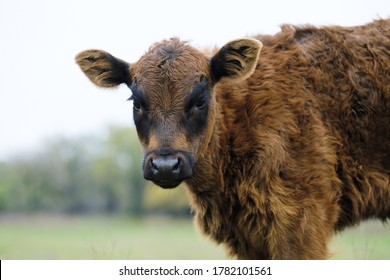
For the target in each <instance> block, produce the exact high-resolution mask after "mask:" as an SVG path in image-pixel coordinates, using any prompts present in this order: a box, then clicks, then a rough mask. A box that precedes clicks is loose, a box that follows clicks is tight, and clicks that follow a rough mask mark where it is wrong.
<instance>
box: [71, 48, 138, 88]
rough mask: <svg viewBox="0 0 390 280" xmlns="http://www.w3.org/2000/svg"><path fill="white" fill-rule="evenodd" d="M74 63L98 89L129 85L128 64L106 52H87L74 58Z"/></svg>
mask: <svg viewBox="0 0 390 280" xmlns="http://www.w3.org/2000/svg"><path fill="white" fill-rule="evenodd" d="M76 63H77V64H78V65H79V66H80V68H81V70H82V71H83V72H84V74H85V75H86V76H87V77H88V78H89V79H90V80H91V81H92V82H93V83H94V84H95V85H97V86H99V87H106V88H109V87H115V86H118V85H120V84H122V83H125V84H128V85H130V84H131V77H130V64H129V63H127V62H125V61H123V60H121V59H118V58H116V57H114V56H112V55H111V54H109V53H108V52H105V51H100V50H87V51H83V52H81V53H79V54H78V55H77V56H76Z"/></svg>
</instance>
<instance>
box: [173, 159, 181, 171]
mask: <svg viewBox="0 0 390 280" xmlns="http://www.w3.org/2000/svg"><path fill="white" fill-rule="evenodd" d="M180 164H181V159H180V158H177V159H176V163H175V164H174V165H173V167H172V171H174V172H178V171H179V172H180Z"/></svg>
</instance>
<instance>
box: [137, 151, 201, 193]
mask: <svg viewBox="0 0 390 280" xmlns="http://www.w3.org/2000/svg"><path fill="white" fill-rule="evenodd" d="M193 167H194V160H193V156H191V154H189V153H186V152H172V153H169V154H167V153H158V152H149V153H147V154H146V155H145V159H144V164H143V170H144V177H145V179H147V180H151V181H153V182H154V183H155V184H157V185H159V186H160V187H162V188H174V187H176V186H177V185H179V184H180V183H181V182H182V181H183V180H184V179H186V178H188V177H191V176H192V169H193Z"/></svg>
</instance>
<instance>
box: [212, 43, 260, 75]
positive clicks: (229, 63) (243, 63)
mask: <svg viewBox="0 0 390 280" xmlns="http://www.w3.org/2000/svg"><path fill="white" fill-rule="evenodd" d="M262 47H263V44H262V43H261V42H260V41H259V40H256V39H252V38H245V39H238V40H234V41H231V42H228V43H227V44H226V45H224V46H223V47H222V48H221V49H220V50H219V51H218V52H217V53H216V54H215V56H213V57H212V58H211V61H210V68H211V69H210V70H211V75H212V78H213V80H214V82H218V81H219V80H220V79H221V78H224V77H225V78H229V79H233V80H235V79H246V78H248V77H249V76H250V75H252V74H253V72H254V71H255V68H256V65H257V61H258V59H259V55H260V51H261V48H262Z"/></svg>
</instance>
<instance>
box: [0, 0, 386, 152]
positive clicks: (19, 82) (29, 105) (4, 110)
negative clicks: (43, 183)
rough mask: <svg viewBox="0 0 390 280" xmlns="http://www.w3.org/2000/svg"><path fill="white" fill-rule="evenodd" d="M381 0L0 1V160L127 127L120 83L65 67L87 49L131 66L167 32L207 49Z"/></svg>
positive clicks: (355, 12)
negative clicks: (104, 85)
mask: <svg viewBox="0 0 390 280" xmlns="http://www.w3.org/2000/svg"><path fill="white" fill-rule="evenodd" d="M389 16H390V1H389V0H369V1H362V0H351V1H350V0H325V1H314V0H294V1H291V0H290V1H287V0H286V1H279V0H269V1H260V0H257V1H255V0H253V1H250V0H239V1H230V0H223V1H211V0H197V1H174V0H160V1H158V0H156V1H152V0H136V1H131V0H127V1H125V0H123V1H120V0H109V1H99V0H63V1H54V0H34V1H31V0H0V159H4V158H6V157H8V156H9V155H12V154H15V153H20V152H22V151H27V150H31V149H33V148H36V147H38V146H39V145H42V143H44V140H45V139H48V138H51V137H54V136H58V135H60V136H61V135H62V136H76V135H80V134H81V135H82V134H88V133H95V132H99V131H101V130H102V128H104V127H105V126H106V125H108V124H121V125H129V126H130V125H132V113H131V108H132V107H131V103H129V102H125V100H126V99H127V98H128V97H129V96H130V91H129V90H128V89H127V88H126V87H120V88H119V90H101V89H98V88H97V87H95V86H94V85H92V83H91V82H89V80H87V78H86V77H85V76H84V75H83V74H82V73H81V71H80V70H79V69H78V66H77V65H76V64H75V63H74V56H75V55H76V54H77V53H78V52H80V51H82V50H85V49H88V48H99V49H104V50H107V51H109V52H110V53H112V54H114V55H115V56H117V57H120V58H123V59H125V60H127V61H129V62H134V61H136V60H138V58H139V57H140V56H141V55H142V54H143V53H144V52H145V51H146V50H147V49H148V47H149V46H150V45H151V44H152V43H153V42H156V41H160V40H162V39H165V38H170V37H172V36H178V37H180V38H182V39H184V40H189V41H190V42H191V43H192V45H194V46H196V47H212V46H214V45H215V44H216V45H219V46H221V45H223V44H224V43H225V42H227V41H229V40H231V39H235V38H239V37H244V36H246V35H253V34H258V33H264V34H266V33H268V34H272V33H276V32H277V31H278V30H279V27H278V26H279V25H280V24H283V23H293V24H305V23H310V24H314V25H328V24H331V25H347V26H351V25H359V24H364V23H367V22H369V21H371V20H372V19H376V18H379V17H382V18H388V17H389Z"/></svg>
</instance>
